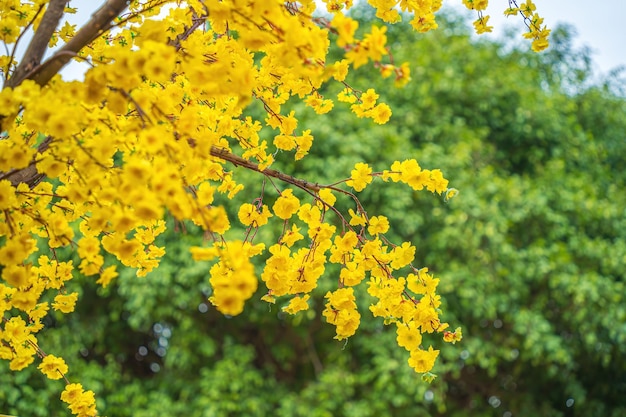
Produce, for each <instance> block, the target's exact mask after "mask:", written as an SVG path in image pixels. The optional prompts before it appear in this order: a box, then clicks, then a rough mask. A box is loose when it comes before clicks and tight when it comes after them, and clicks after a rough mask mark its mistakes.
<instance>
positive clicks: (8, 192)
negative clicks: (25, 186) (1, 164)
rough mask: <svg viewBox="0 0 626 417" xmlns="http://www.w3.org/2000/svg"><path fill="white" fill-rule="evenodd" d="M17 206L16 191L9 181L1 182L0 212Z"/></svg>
mask: <svg viewBox="0 0 626 417" xmlns="http://www.w3.org/2000/svg"><path fill="white" fill-rule="evenodd" d="M16 205H17V198H16V197H15V189H14V188H13V186H12V185H11V182H10V181H9V180H1V181H0V210H7V209H10V208H13V207H15V206H16Z"/></svg>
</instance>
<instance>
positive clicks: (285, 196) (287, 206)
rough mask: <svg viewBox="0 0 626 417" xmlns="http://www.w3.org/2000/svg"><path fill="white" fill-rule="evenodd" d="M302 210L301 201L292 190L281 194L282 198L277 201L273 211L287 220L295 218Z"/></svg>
mask: <svg viewBox="0 0 626 417" xmlns="http://www.w3.org/2000/svg"><path fill="white" fill-rule="evenodd" d="M299 208H300V200H298V197H296V196H294V195H293V190H292V189H287V190H284V191H282V192H281V194H280V197H278V199H277V200H276V202H275V203H274V205H273V206H272V209H273V210H274V213H275V214H276V216H277V217H280V218H281V219H283V220H287V219H289V218H291V216H293V215H294V214H295V213H296V212H297V211H298V209H299Z"/></svg>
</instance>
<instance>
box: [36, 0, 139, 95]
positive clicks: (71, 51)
mask: <svg viewBox="0 0 626 417" xmlns="http://www.w3.org/2000/svg"><path fill="white" fill-rule="evenodd" d="M51 1H54V0H51ZM128 2H129V0H107V2H106V3H105V4H104V5H103V6H102V7H101V8H100V9H98V10H97V11H96V12H95V13H94V14H93V15H92V16H91V19H90V20H89V21H88V22H87V23H85V25H83V27H82V28H80V30H79V31H78V32H77V33H76V34H75V35H74V36H73V37H72V38H71V39H70V40H69V41H67V43H66V44H65V45H63V47H61V49H59V50H58V51H57V52H56V53H55V54H54V55H52V57H50V58H49V59H48V60H46V61H45V62H44V63H43V64H41V65H40V66H39V67H37V68H36V69H35V70H34V71H32V72H31V73H30V74H28V78H30V79H32V80H34V81H35V82H37V84H39V85H42V86H43V85H46V84H47V83H48V81H50V79H51V78H52V77H54V76H55V75H56V74H57V73H58V72H59V70H60V69H61V68H63V67H64V66H65V64H67V63H68V62H69V61H70V59H72V56H75V54H77V53H78V52H79V51H80V50H81V49H82V48H83V47H85V46H86V45H88V44H89V43H91V42H93V41H94V40H95V39H96V38H97V37H98V36H100V35H101V34H102V33H104V32H106V31H107V30H109V29H110V28H111V26H112V25H111V22H112V21H113V19H115V18H116V17H117V16H119V15H120V14H121V13H122V12H123V11H124V9H126V7H127V6H128Z"/></svg>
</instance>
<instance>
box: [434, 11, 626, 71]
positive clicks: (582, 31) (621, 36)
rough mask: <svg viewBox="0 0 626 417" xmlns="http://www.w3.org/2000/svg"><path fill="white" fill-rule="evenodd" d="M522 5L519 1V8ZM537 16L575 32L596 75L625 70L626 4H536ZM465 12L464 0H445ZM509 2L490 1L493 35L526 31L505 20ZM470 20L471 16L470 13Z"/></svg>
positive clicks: (518, 22) (513, 20) (515, 21)
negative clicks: (510, 29) (513, 29)
mask: <svg viewBox="0 0 626 417" xmlns="http://www.w3.org/2000/svg"><path fill="white" fill-rule="evenodd" d="M521 2H523V0H522V1H520V0H518V4H520V3H521ZM533 2H534V3H535V5H536V6H537V10H536V11H537V13H539V16H541V17H543V18H544V23H545V24H546V25H548V27H549V28H554V27H556V26H557V25H558V24H561V23H567V24H570V25H573V26H574V28H575V29H576V33H577V37H576V38H575V45H577V46H579V47H580V46H587V47H589V48H591V52H592V58H593V61H594V64H595V66H594V71H599V72H600V73H603V74H606V73H608V72H609V71H611V70H612V69H615V68H616V67H619V66H623V67H625V68H626V0H595V1H593V2H590V1H584V0H534V1H533ZM445 4H448V5H455V6H454V7H455V8H459V9H461V10H462V9H464V6H462V3H461V0H444V5H445ZM507 7H508V1H507V0H491V1H490V2H489V8H488V9H487V14H489V15H490V16H491V18H490V19H489V24H490V25H493V26H494V32H493V35H490V36H496V37H497V36H498V35H501V34H502V33H503V32H504V28H505V27H509V26H514V27H516V28H518V29H519V30H522V29H523V23H522V22H521V19H520V18H513V17H509V18H507V17H505V16H504V14H503V11H504V9H506V8H507ZM468 13H469V14H470V16H471V15H472V12H469V11H468Z"/></svg>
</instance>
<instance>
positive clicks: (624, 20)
mask: <svg viewBox="0 0 626 417" xmlns="http://www.w3.org/2000/svg"><path fill="white" fill-rule="evenodd" d="M517 1H518V4H520V3H522V2H523V1H524V0H517ZM102 3H103V0H99V1H94V0H72V2H71V5H72V6H73V7H77V8H78V9H79V12H80V13H79V15H75V16H73V18H74V19H72V20H73V22H72V23H79V22H80V21H81V20H82V21H84V20H86V19H88V16H89V15H90V14H91V13H92V11H93V10H95V9H96V8H97V7H98V6H97V5H99V4H102ZM534 3H535V4H536V6H537V12H538V13H539V15H540V16H542V17H543V18H544V19H545V20H544V22H545V24H547V25H548V27H552V28H554V27H556V25H557V24H558V23H568V24H571V25H573V26H574V28H575V29H576V31H577V34H578V36H577V37H576V38H575V41H576V42H575V44H576V45H577V46H583V45H584V46H588V47H590V48H591V51H592V53H593V55H592V58H593V62H594V72H596V74H597V73H604V74H605V73H608V72H609V71H611V70H612V69H615V68H616V67H618V66H623V67H625V68H626V0H595V1H594V2H589V1H584V0H534ZM444 6H451V7H455V8H457V9H459V10H466V9H465V7H464V6H463V5H462V2H461V0H444ZM507 7H508V0H491V1H490V2H489V9H488V14H489V15H490V16H491V18H490V20H489V23H490V24H492V25H493V26H494V33H493V34H490V35H486V36H496V37H497V36H498V35H501V34H502V33H503V32H504V29H505V28H506V27H509V26H514V27H516V28H517V29H518V32H519V33H520V36H521V33H522V32H523V30H524V27H523V23H522V21H521V19H520V18H517V17H516V18H513V17H509V18H506V17H505V16H504V14H503V12H504V9H506V8H507ZM467 13H468V17H469V18H471V19H472V20H473V19H474V16H475V14H474V12H470V11H467ZM481 36H485V35H481ZM77 67H81V65H77ZM85 68H86V67H85ZM72 70H73V71H72ZM75 71H76V72H82V71H84V69H83V70H82V71H81V70H80V69H78V68H72V69H70V70H69V71H68V70H65V71H64V73H65V74H66V77H67V75H69V76H70V77H72V75H73V76H74V77H76V76H77V74H76V73H75ZM72 73H74V74H76V75H74V74H72ZM70 74H72V75H70ZM79 77H80V76H79Z"/></svg>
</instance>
